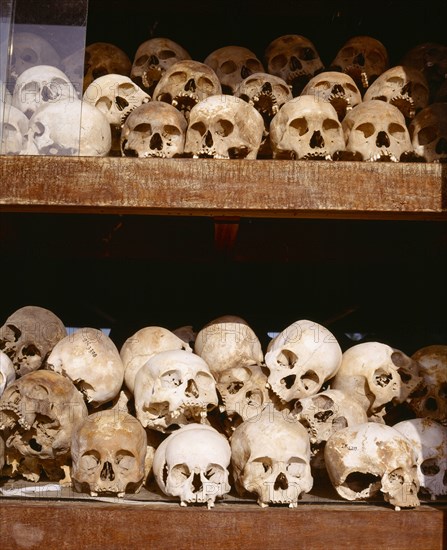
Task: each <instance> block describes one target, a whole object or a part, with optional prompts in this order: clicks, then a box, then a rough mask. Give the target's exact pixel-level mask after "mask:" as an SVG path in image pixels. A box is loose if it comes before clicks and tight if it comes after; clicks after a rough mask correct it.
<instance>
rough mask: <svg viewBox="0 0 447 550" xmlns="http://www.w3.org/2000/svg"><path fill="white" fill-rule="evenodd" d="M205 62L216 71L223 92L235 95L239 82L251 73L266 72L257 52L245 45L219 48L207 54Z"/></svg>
mask: <svg viewBox="0 0 447 550" xmlns="http://www.w3.org/2000/svg"><path fill="white" fill-rule="evenodd" d="M204 63H205V65H208V66H209V67H211V68H212V69H213V71H214V72H215V73H216V75H217V77H218V79H219V81H220V83H221V85H222V93H224V94H229V95H233V94H234V93H235V91H236V88H237V87H238V86H239V84H240V83H241V82H242V81H243V80H244V79H245V78H247V77H248V76H250V75H251V74H253V73H263V72H265V70H264V66H263V64H262V62H261V61H260V60H259V59H258V58H257V57H256V54H255V53H254V52H252V51H251V50H250V49H248V48H245V47H244V46H223V47H222V48H218V49H217V50H214V51H213V52H211V53H210V54H208V55H207V57H206V58H205V60H204ZM218 93H220V92H218Z"/></svg>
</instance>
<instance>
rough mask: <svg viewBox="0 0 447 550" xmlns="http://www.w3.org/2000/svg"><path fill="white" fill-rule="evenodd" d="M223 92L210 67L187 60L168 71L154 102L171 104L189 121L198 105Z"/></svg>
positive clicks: (159, 83) (177, 63)
mask: <svg viewBox="0 0 447 550" xmlns="http://www.w3.org/2000/svg"><path fill="white" fill-rule="evenodd" d="M221 91H222V90H221V86H220V82H219V79H218V77H217V75H216V73H215V72H214V71H213V70H212V69H211V68H210V67H209V66H208V65H205V63H201V62H200V61H193V60H189V59H185V60H183V61H177V62H176V63H174V64H173V65H171V66H170V67H169V68H168V69H167V70H166V72H165V73H164V74H163V76H162V77H161V78H160V80H159V82H158V84H157V86H156V87H155V90H154V95H153V100H154V101H163V102H164V103H169V104H170V105H172V106H173V107H175V108H176V109H178V110H179V111H180V112H181V113H183V115H184V116H185V118H186V120H189V114H190V111H191V109H192V108H193V107H194V106H195V105H197V103H199V102H200V101H203V100H204V99H206V98H207V97H210V96H212V95H216V94H220V93H221Z"/></svg>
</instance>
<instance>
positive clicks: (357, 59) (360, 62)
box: [354, 53, 365, 67]
mask: <svg viewBox="0 0 447 550" xmlns="http://www.w3.org/2000/svg"><path fill="white" fill-rule="evenodd" d="M354 63H355V64H356V65H361V66H362V67H363V65H364V64H365V56H364V55H363V54H362V53H359V54H358V55H356V56H355V57H354Z"/></svg>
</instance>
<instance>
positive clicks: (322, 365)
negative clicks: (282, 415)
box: [265, 320, 342, 402]
mask: <svg viewBox="0 0 447 550" xmlns="http://www.w3.org/2000/svg"><path fill="white" fill-rule="evenodd" d="M341 358H342V351H341V348H340V345H339V343H338V342H337V340H336V338H335V336H334V335H333V334H332V333H331V332H330V331H329V330H328V329H327V328H325V327H323V326H322V325H319V324H318V323H315V322H313V321H308V320H300V321H296V322H295V323H293V324H291V325H290V326H288V327H287V328H285V329H284V330H283V331H282V332H281V333H280V334H279V335H278V336H276V338H275V339H274V340H273V341H272V342H271V343H270V345H269V349H268V350H267V353H266V354H265V364H266V366H267V368H268V369H269V371H270V372H269V375H268V383H269V385H270V387H271V389H272V390H273V392H274V393H275V394H276V395H278V396H279V397H280V399H281V400H283V401H285V402H291V401H294V400H296V399H301V398H303V397H308V396H310V395H315V394H316V393H318V392H319V391H320V389H321V388H322V386H323V384H324V382H326V380H329V379H330V378H332V377H333V376H334V375H335V374H336V372H337V371H338V369H339V367H340V364H341Z"/></svg>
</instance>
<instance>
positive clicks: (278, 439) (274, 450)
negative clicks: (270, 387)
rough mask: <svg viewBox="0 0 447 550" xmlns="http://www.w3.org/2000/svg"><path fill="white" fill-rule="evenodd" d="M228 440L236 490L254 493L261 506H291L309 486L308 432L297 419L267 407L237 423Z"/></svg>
mask: <svg viewBox="0 0 447 550" xmlns="http://www.w3.org/2000/svg"><path fill="white" fill-rule="evenodd" d="M230 443H231V464H232V467H233V474H234V481H235V487H236V489H237V492H238V493H239V494H240V495H244V494H246V493H249V494H255V495H256V496H257V500H258V504H259V505H260V506H261V507H266V506H268V505H269V504H287V505H289V507H290V508H294V507H296V506H297V505H298V500H299V499H300V498H301V496H302V495H303V494H304V493H308V492H309V491H310V490H311V489H312V485H313V478H312V474H311V468H310V443H309V435H308V433H307V431H306V429H305V428H304V426H302V425H301V424H300V423H299V422H298V420H296V419H292V418H286V417H285V416H284V415H283V414H282V413H280V412H279V411H276V410H275V409H273V408H271V407H267V408H265V409H264V410H263V411H262V412H261V413H260V414H259V415H258V416H257V417H253V418H249V419H248V420H246V421H245V422H243V423H242V424H240V425H239V426H238V427H237V428H236V429H235V431H234V432H233V435H232V436H231V439H230Z"/></svg>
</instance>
